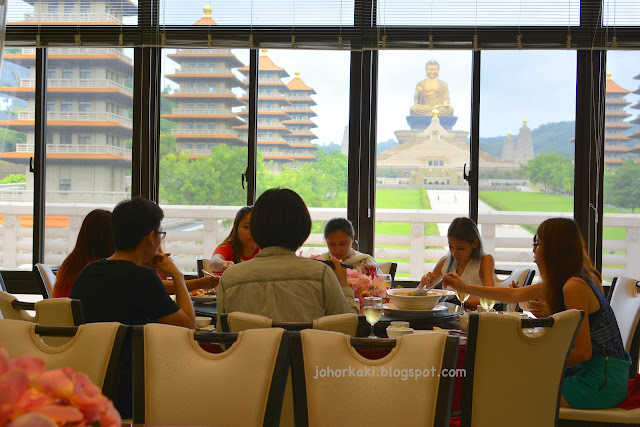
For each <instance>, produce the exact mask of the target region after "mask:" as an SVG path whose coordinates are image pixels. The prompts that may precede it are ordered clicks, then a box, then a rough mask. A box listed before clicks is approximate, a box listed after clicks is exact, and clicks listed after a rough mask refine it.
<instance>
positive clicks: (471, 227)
mask: <svg viewBox="0 0 640 427" xmlns="http://www.w3.org/2000/svg"><path fill="white" fill-rule="evenodd" d="M447 240H448V242H449V254H448V255H446V256H443V257H442V258H440V261H438V263H437V264H436V267H435V268H434V269H433V271H432V272H430V273H427V274H425V275H424V276H422V279H421V280H420V285H419V286H418V288H419V289H422V288H424V287H425V286H429V285H435V284H436V283H437V282H438V281H439V280H440V279H441V278H442V277H443V276H444V275H445V274H446V273H451V272H453V273H456V274H457V275H458V276H460V278H461V279H462V281H464V282H467V283H470V284H471V285H476V286H495V285H496V281H495V274H494V272H493V270H494V267H495V261H494V259H493V255H490V254H485V253H484V251H483V250H482V239H480V232H479V231H478V227H477V226H476V223H475V222H473V220H471V219H469V218H467V217H459V218H456V219H454V220H453V221H452V222H451V225H450V226H449V230H447ZM473 295H476V294H473ZM461 302H464V303H465V305H467V306H468V307H473V308H475V307H477V306H478V304H480V299H479V298H478V297H477V296H471V297H469V299H467V300H466V302H465V301H461Z"/></svg>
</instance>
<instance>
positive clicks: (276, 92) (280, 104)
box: [236, 50, 313, 173]
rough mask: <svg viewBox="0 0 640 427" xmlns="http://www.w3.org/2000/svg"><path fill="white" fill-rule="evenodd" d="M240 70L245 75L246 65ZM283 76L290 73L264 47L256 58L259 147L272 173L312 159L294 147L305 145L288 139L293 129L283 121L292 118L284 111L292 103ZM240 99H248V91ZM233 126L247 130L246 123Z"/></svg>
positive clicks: (287, 75) (246, 72) (242, 114)
mask: <svg viewBox="0 0 640 427" xmlns="http://www.w3.org/2000/svg"><path fill="white" fill-rule="evenodd" d="M239 71H240V72H241V73H243V74H244V75H247V74H248V73H249V67H248V66H245V67H242V68H240V69H239ZM285 77H289V73H287V72H286V71H285V70H284V69H283V68H280V67H278V66H277V65H275V64H274V63H273V61H272V60H271V59H270V58H269V57H268V56H267V51H266V50H263V51H262V55H260V58H259V60H258V149H259V150H260V151H262V154H263V159H264V161H265V163H266V164H267V165H270V166H268V167H267V169H269V170H270V171H271V172H273V173H279V172H281V171H282V169H283V168H287V167H296V162H308V161H311V159H310V158H309V155H308V154H307V155H305V154H299V153H297V152H296V151H295V150H306V148H294V147H293V146H292V145H291V144H290V143H289V142H288V141H287V139H288V135H290V134H291V133H292V132H291V130H289V129H288V128H287V126H285V124H284V123H283V122H291V121H292V118H291V116H289V115H288V114H287V113H286V112H285V110H290V109H291V107H292V103H291V102H290V101H289V100H288V99H287V97H288V93H289V89H288V88H287V86H286V85H285V84H284V83H283V82H282V79H283V78H285ZM305 87H306V85H305ZM241 99H242V100H243V101H245V102H248V101H249V98H248V96H247V95H245V96H244V97H243V98H241ZM306 99H307V103H308V100H309V99H310V98H309V97H308V96H307V98H306ZM311 102H313V101H311ZM247 114H248V112H247V111H246V109H245V110H244V111H241V112H240V113H239V115H240V116H247ZM309 121H310V120H309ZM236 129H238V130H240V131H243V132H246V131H247V129H248V126H247V125H246V124H244V125H242V126H238V127H236ZM312 157H313V156H312Z"/></svg>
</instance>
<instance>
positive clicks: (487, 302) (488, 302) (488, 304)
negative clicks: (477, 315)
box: [480, 297, 496, 311]
mask: <svg viewBox="0 0 640 427" xmlns="http://www.w3.org/2000/svg"><path fill="white" fill-rule="evenodd" d="M480 305H481V306H482V308H484V309H485V310H487V311H489V310H491V309H492V308H493V306H494V305H496V301H495V300H492V299H489V298H482V297H480Z"/></svg>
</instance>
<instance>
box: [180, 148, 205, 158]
mask: <svg viewBox="0 0 640 427" xmlns="http://www.w3.org/2000/svg"><path fill="white" fill-rule="evenodd" d="M181 151H184V153H185V154H193V155H197V156H208V155H210V154H211V148H185V149H183V150H181Z"/></svg>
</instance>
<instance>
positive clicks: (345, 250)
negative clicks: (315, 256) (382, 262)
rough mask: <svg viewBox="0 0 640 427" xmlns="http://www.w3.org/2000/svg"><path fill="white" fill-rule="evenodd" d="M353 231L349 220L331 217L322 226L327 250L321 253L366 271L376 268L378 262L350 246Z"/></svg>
mask: <svg viewBox="0 0 640 427" xmlns="http://www.w3.org/2000/svg"><path fill="white" fill-rule="evenodd" d="M354 235H355V231H354V230H353V225H352V224H351V221H349V220H348V219H347V218H331V219H330V220H329V221H328V222H327V225H325V226H324V240H325V241H326V242H327V249H329V252H327V253H325V254H323V256H324V257H325V258H327V259H329V258H330V257H334V258H336V259H339V260H341V261H342V262H343V263H345V264H350V265H353V266H354V267H355V268H357V269H359V270H361V271H362V272H366V270H368V269H371V268H374V269H376V270H378V264H376V261H375V260H374V259H373V257H372V256H371V255H369V254H363V253H361V252H358V251H356V250H355V249H353V248H352V247H351V245H352V244H353V236H354Z"/></svg>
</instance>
